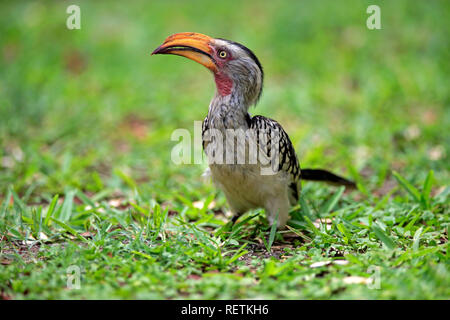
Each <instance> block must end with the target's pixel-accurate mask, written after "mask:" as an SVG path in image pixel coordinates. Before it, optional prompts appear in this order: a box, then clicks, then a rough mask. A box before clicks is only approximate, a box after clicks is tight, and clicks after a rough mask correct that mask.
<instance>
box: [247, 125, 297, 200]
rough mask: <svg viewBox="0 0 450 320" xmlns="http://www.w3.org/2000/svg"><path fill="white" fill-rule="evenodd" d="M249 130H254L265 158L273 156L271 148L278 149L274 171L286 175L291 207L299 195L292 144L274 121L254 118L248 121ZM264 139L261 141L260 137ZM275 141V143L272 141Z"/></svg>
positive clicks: (295, 158)
mask: <svg viewBox="0 0 450 320" xmlns="http://www.w3.org/2000/svg"><path fill="white" fill-rule="evenodd" d="M250 128H251V129H253V130H254V132H255V134H256V136H257V144H258V147H259V149H260V150H262V151H263V152H264V153H265V154H266V155H267V157H269V158H271V157H272V156H273V150H272V149H273V148H272V146H275V147H278V150H279V152H278V154H279V156H278V161H276V162H277V164H278V165H277V166H276V168H274V170H278V171H279V170H281V171H284V172H286V173H287V175H288V179H289V180H288V183H289V186H288V187H289V191H290V192H289V201H290V203H291V205H295V204H296V203H297V202H298V200H299V195H300V188H301V185H300V177H301V171H300V165H299V163H298V159H297V155H296V154H295V150H294V147H293V146H292V142H291V140H290V139H289V136H288V135H287V133H286V131H284V129H283V127H282V126H281V125H280V124H279V123H278V122H277V121H275V120H272V119H269V118H266V117H263V116H254V117H252V118H251V121H250ZM264 135H265V136H266V139H261V137H262V136H264ZM272 140H275V141H272Z"/></svg>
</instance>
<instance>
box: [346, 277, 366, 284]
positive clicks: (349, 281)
mask: <svg viewBox="0 0 450 320" xmlns="http://www.w3.org/2000/svg"><path fill="white" fill-rule="evenodd" d="M343 281H344V283H345V284H368V283H370V279H369V278H364V277H358V276H350V277H345V278H344V279H343Z"/></svg>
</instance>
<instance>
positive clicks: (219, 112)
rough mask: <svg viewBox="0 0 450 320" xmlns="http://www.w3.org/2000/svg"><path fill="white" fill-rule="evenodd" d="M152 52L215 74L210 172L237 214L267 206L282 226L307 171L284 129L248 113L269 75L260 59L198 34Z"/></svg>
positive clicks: (207, 124)
mask: <svg viewBox="0 0 450 320" xmlns="http://www.w3.org/2000/svg"><path fill="white" fill-rule="evenodd" d="M153 53H154V54H175V55H181V56H185V57H187V58H190V59H192V60H194V61H196V62H199V63H200V64H202V65H204V66H205V67H207V68H208V69H210V70H211V71H212V72H213V75H214V79H215V82H216V86H217V91H216V94H215V95H214V97H213V99H212V100H211V103H210V105H209V110H208V115H207V117H206V118H205V120H204V121H203V132H202V139H203V148H204V151H205V154H206V155H207V157H208V164H209V170H208V173H209V174H210V175H211V177H212V179H213V181H214V183H215V184H216V185H217V186H218V187H219V188H220V189H221V190H222V191H223V192H224V194H225V197H226V198H227V202H228V204H229V205H230V208H231V210H232V211H233V212H234V214H235V215H236V216H239V215H241V214H243V213H245V212H246V211H248V210H251V209H254V208H264V209H265V210H266V213H267V218H268V220H269V222H270V223H271V224H272V223H277V226H278V228H283V227H284V226H285V225H286V222H287V221H288V219H289V209H290V207H291V206H292V205H295V204H296V203H297V202H298V200H299V195H300V180H301V178H302V171H301V170H300V166H299V163H298V160H297V156H296V153H295V150H294V147H293V146H292V143H291V141H290V139H289V136H288V135H287V133H286V132H285V131H284V129H283V128H282V126H281V125H280V124H279V123H278V122H276V121H275V120H272V119H269V118H266V117H263V116H254V117H251V116H250V115H249V113H248V109H249V107H250V106H251V105H254V104H256V103H257V102H258V100H259V98H260V97H261V92H262V88H263V79H264V72H263V68H262V66H261V63H260V62H259V60H258V58H257V57H256V55H255V54H254V53H253V52H252V51H251V50H249V49H248V48H246V47H245V46H243V45H241V44H238V43H236V42H233V41H228V40H224V39H214V38H211V37H208V36H205V35H202V34H198V33H179V34H175V35H172V36H170V37H168V38H167V39H166V40H165V42H164V43H163V44H162V45H161V46H160V47H158V48H157V49H156V50H155V51H154V52H153ZM305 172H306V173H307V175H308V178H309V179H312V180H333V181H334V182H336V183H338V184H346V185H351V184H352V183H351V182H350V181H348V180H346V179H343V178H340V177H338V176H335V175H333V174H331V173H329V172H327V171H324V170H310V169H308V170H305ZM316 178H317V179H316Z"/></svg>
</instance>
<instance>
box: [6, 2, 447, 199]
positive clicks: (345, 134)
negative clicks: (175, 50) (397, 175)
mask: <svg viewBox="0 0 450 320" xmlns="http://www.w3.org/2000/svg"><path fill="white" fill-rule="evenodd" d="M69 4H72V2H70V1H19V2H9V3H6V2H2V3H1V5H0V6H1V12H2V18H1V22H0V30H1V37H0V49H1V52H0V53H1V55H0V139H1V140H0V141H1V142H0V146H1V148H0V158H1V159H2V162H1V169H0V186H1V188H2V189H5V187H6V186H7V185H9V184H13V185H14V187H15V188H16V189H17V190H19V191H20V192H21V193H22V192H25V191H26V190H28V189H29V188H30V186H32V188H33V191H32V192H31V191H30V193H31V194H32V195H34V196H35V197H45V196H46V194H51V193H55V192H63V191H64V188H65V187H67V186H74V187H77V188H80V189H83V190H86V191H92V192H97V191H99V190H101V189H102V188H104V187H105V186H111V187H116V186H120V184H121V183H123V181H122V180H121V179H119V178H118V177H117V175H116V174H114V172H115V171H114V169H116V168H118V169H119V170H120V171H121V172H125V173H126V174H127V175H129V176H130V177H133V179H136V180H137V181H138V183H139V185H140V187H141V188H142V189H143V190H146V192H149V193H151V194H152V195H153V196H155V197H158V196H159V195H161V194H162V193H164V192H165V191H167V190H173V189H176V190H178V191H179V192H182V193H188V194H189V193H191V191H189V189H191V188H204V187H203V186H202V185H203V183H202V182H201V181H198V180H199V179H198V178H197V177H198V176H199V174H200V173H201V171H202V170H203V168H201V167H200V166H195V165H192V166H175V165H174V164H172V162H171V161H170V151H171V148H172V147H173V146H174V145H175V142H172V141H170V134H171V133H172V131H173V130H174V129H176V128H187V129H189V130H190V131H191V132H192V130H193V121H194V120H200V121H201V120H202V119H203V118H204V116H205V115H206V113H207V108H208V104H209V101H210V98H211V97H212V95H213V93H214V90H215V87H214V82H213V81H212V76H211V75H210V74H209V72H208V71H207V70H206V69H204V68H202V67H201V66H199V65H196V64H195V63H193V62H190V61H187V60H186V59H182V58H179V57H161V56H150V52H151V51H152V50H153V49H154V48H156V47H157V46H158V45H159V44H161V43H162V41H163V40H164V39H165V38H166V37H167V36H168V35H170V34H172V33H176V32H183V31H195V32H200V33H204V34H207V35H210V36H213V37H221V38H226V39H230V40H233V41H237V42H240V43H242V44H244V45H246V46H248V47H249V48H250V49H252V50H253V51H254V52H255V53H256V55H257V56H258V57H259V59H260V60H261V63H262V65H263V67H264V70H265V73H266V82H265V89H264V93H263V96H262V99H261V102H260V103H259V104H258V105H257V107H256V108H252V109H251V110H250V112H251V113H252V114H262V115H265V116H269V117H271V118H274V119H277V120H278V121H279V122H280V123H281V124H282V125H283V126H284V127H285V129H286V130H287V132H288V133H289V134H290V136H291V138H292V140H293V142H294V146H295V148H296V150H297V153H298V154H299V159H300V163H301V165H302V166H303V167H311V166H317V167H319V166H320V167H327V168H331V169H334V170H337V171H341V172H342V171H344V172H345V170H347V169H348V168H349V166H353V167H354V168H356V170H357V171H360V172H361V171H362V170H364V169H367V170H366V171H367V172H370V174H369V175H368V177H366V182H367V183H372V182H373V183H374V184H375V185H381V184H382V183H383V181H384V178H385V176H386V174H387V173H388V171H389V170H390V169H396V170H398V171H400V172H402V173H404V174H405V175H406V176H407V177H408V178H409V179H412V180H415V179H419V180H420V179H423V177H424V175H425V174H426V173H427V172H428V170H429V169H434V170H435V173H436V174H435V176H436V178H437V179H438V181H439V182H441V183H444V182H445V181H448V178H449V174H448V168H449V162H448V154H449V142H450V141H449V134H448V132H449V129H450V125H449V124H450V123H449V121H450V119H449V118H450V112H449V90H448V85H449V58H450V56H449V52H450V50H449V39H450V34H449V33H450V32H449V31H450V26H449V21H450V19H449V18H450V17H449V11H450V10H449V7H450V6H449V3H448V1H428V2H424V1H421V2H417V3H411V2H409V1H377V4H379V5H380V7H381V23H382V30H368V29H367V27H366V19H367V17H368V14H367V13H366V8H367V6H368V5H369V4H372V2H370V1H345V2H344V1H245V2H241V1H221V2H219V1H214V2H212V1H171V2H167V1H133V2H128V3H127V4H123V3H122V2H119V1H115V2H113V1H95V2H93V1H79V2H77V4H79V5H80V7H81V30H68V29H67V28H66V19H67V17H68V16H69V15H68V14H67V13H66V8H67V6H68V5H69ZM186 182H188V183H189V184H188V187H187V188H185V186H186V185H185V184H184V183H186ZM184 189H186V190H184Z"/></svg>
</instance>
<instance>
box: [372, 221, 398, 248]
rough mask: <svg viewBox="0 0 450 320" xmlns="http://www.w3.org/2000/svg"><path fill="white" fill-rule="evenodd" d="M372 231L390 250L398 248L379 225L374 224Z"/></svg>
mask: <svg viewBox="0 0 450 320" xmlns="http://www.w3.org/2000/svg"><path fill="white" fill-rule="evenodd" d="M372 231H373V232H374V233H375V235H376V236H377V238H378V239H380V240H381V242H383V243H384V244H385V245H386V247H388V248H389V249H390V250H393V249H395V248H396V245H395V242H394V240H392V238H391V237H389V236H388V235H387V234H386V233H385V232H384V231H383V229H381V228H380V227H379V226H378V225H376V224H374V225H373V226H372Z"/></svg>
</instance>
